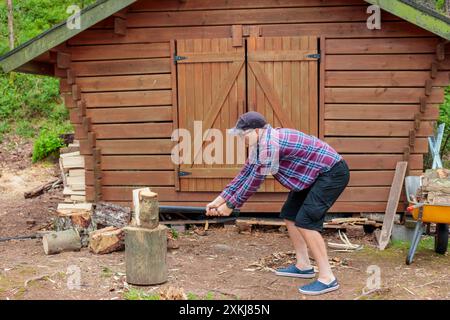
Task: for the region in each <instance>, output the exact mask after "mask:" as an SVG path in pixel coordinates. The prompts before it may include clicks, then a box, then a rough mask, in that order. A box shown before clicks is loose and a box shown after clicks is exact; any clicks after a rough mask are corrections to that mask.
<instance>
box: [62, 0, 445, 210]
mask: <svg viewBox="0 0 450 320" xmlns="http://www.w3.org/2000/svg"><path fill="white" fill-rule="evenodd" d="M366 8H367V4H366V3H365V2H364V1H362V0H326V1H325V0H246V1H240V0H217V1H208V0H188V1H186V2H180V1H178V0H166V1H139V2H137V3H136V4H134V5H132V6H131V7H130V10H129V11H128V12H127V13H126V14H124V15H119V18H120V19H123V18H125V22H126V25H127V30H126V33H125V35H120V34H117V33H115V32H114V21H115V19H117V17H111V18H108V19H106V20H105V21H103V22H101V23H99V24H97V25H96V26H94V27H92V28H90V29H89V30H87V31H84V32H82V33H81V34H79V35H78V36H76V37H75V38H73V39H71V40H69V41H68V43H67V48H66V50H67V51H68V52H69V53H70V55H71V63H70V66H69V69H58V73H59V75H60V76H61V77H62V78H63V79H62V81H61V90H62V92H63V93H64V95H65V96H66V102H67V104H68V106H69V107H70V108H71V109H70V111H71V120H72V122H73V123H74V124H75V126H76V138H77V139H81V145H82V149H83V153H84V154H85V155H86V157H85V160H86V166H87V169H88V171H87V174H86V181H87V185H88V186H87V197H88V199H91V200H93V199H94V196H95V190H97V191H98V192H97V195H98V196H101V199H102V200H104V201H113V202H118V203H122V204H125V203H129V201H130V200H131V190H132V189H133V188H134V187H136V186H151V187H152V189H154V191H156V192H158V193H159V197H160V201H161V202H162V203H166V204H175V203H177V204H180V202H183V203H184V204H189V205H204V204H205V203H206V202H208V201H210V200H211V199H213V197H215V196H216V193H207V192H184V193H182V192H177V191H176V190H175V185H176V183H177V181H176V179H175V172H174V170H175V169H174V166H173V164H172V162H171V159H170V152H171V148H172V145H173V144H172V142H171V141H170V135H171V132H172V130H173V129H174V128H176V127H177V122H176V121H177V118H176V97H175V94H174V92H173V91H172V88H173V87H174V83H175V82H176V79H175V77H174V75H175V72H174V65H173V62H172V58H171V55H172V54H173V50H172V47H173V42H172V43H171V40H176V39H193V38H220V37H231V36H232V25H243V33H244V35H260V36H301V35H308V36H309V35H316V36H318V37H320V39H321V40H320V43H321V49H322V61H321V70H320V78H321V79H320V118H321V121H320V123H319V129H320V136H321V138H323V139H325V141H327V142H328V143H330V144H331V145H332V146H333V147H334V148H335V149H336V150H337V151H338V152H340V153H341V154H343V155H344V157H345V159H346V160H347V161H348V163H349V165H350V167H351V170H352V173H351V181H350V185H349V187H348V188H347V190H346V191H345V192H344V194H343V195H342V196H341V198H340V199H339V201H338V202H337V203H336V205H335V206H334V207H333V209H332V211H335V212H384V210H385V206H386V201H387V198H388V193H389V186H390V183H391V181H392V178H393V174H394V172H393V170H394V168H395V164H396V161H400V160H402V159H404V158H405V157H406V158H408V159H409V163H410V168H411V170H412V171H411V173H412V174H418V173H420V172H421V170H422V169H423V165H422V163H423V153H426V152H427V148H428V147H427V141H426V136H428V135H430V134H431V133H432V127H433V122H432V121H433V120H435V119H436V118H437V116H438V104H439V103H440V102H441V101H442V100H443V89H442V87H443V86H445V85H448V84H449V77H448V71H449V70H450V59H449V58H448V57H444V58H445V59H444V60H443V61H438V55H437V54H436V50H437V47H438V44H439V41H440V40H439V38H437V37H436V36H434V35H432V34H431V33H429V32H427V31H425V30H422V29H420V28H418V27H416V26H414V25H412V24H410V23H408V22H405V21H402V20H400V19H399V18H397V17H394V16H392V15H390V14H387V13H384V12H383V14H382V18H383V23H382V29H381V30H368V29H367V27H366V20H367V17H368V15H367V14H366ZM231 9H232V10H231ZM120 21H122V20H120ZM433 62H436V63H437V66H438V68H439V72H438V73H435V72H431V70H432V63H433ZM432 73H433V77H434V78H432V76H431V74H432ZM421 101H422V108H421V104H420V102H421ZM408 147H409V152H408V149H407V148H408ZM405 148H406V149H405ZM95 149H99V151H98V152H101V156H100V157H99V156H98V154H97V156H93V150H95ZM405 152H406V153H405ZM408 154H410V155H409V157H408ZM100 193H101V194H100ZM285 196H286V195H285V194H280V193H270V194H256V195H255V196H253V197H252V198H251V199H250V201H249V202H248V203H247V204H246V205H245V207H244V209H246V210H252V211H275V210H277V209H279V208H280V206H281V203H282V201H283V200H284V199H285ZM262 201H264V202H262ZM400 209H401V208H400Z"/></svg>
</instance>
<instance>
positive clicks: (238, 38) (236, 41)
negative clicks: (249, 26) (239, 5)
mask: <svg viewBox="0 0 450 320" xmlns="http://www.w3.org/2000/svg"><path fill="white" fill-rule="evenodd" d="M231 28H232V29H231V33H232V38H233V47H242V46H243V44H244V39H243V38H242V37H243V35H242V25H241V24H235V25H233V26H232V27H231Z"/></svg>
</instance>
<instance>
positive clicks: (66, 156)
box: [59, 141, 86, 203]
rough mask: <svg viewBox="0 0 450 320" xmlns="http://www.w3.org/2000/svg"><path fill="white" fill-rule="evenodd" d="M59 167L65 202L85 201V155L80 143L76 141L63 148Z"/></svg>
mask: <svg viewBox="0 0 450 320" xmlns="http://www.w3.org/2000/svg"><path fill="white" fill-rule="evenodd" d="M59 167H60V169H61V178H62V180H63V183H64V190H63V195H64V196H65V202H73V203H76V202H85V201H86V186H85V169H84V157H83V156H82V155H80V143H79V141H74V142H73V143H71V144H69V146H68V147H66V148H61V150H60V158H59Z"/></svg>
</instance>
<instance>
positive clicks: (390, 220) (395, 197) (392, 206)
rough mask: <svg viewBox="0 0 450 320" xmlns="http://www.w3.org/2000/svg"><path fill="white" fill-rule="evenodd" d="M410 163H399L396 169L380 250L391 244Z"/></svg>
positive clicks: (380, 239) (379, 241)
mask: <svg viewBox="0 0 450 320" xmlns="http://www.w3.org/2000/svg"><path fill="white" fill-rule="evenodd" d="M407 167H408V162H404V161H402V162H398V163H397V167H396V168H395V176H394V180H393V181H392V186H391V189H390V191H389V199H388V204H387V206H386V211H385V215H384V219H383V228H382V229H381V234H380V238H379V239H378V248H379V249H380V250H384V249H385V248H386V246H387V245H388V243H389V240H390V238H391V233H392V227H393V225H394V216H395V213H396V211H397V207H398V203H399V201H400V195H401V193H402V189H403V181H404V179H405V174H406V168H407Z"/></svg>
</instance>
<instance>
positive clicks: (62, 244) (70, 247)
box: [42, 229, 81, 255]
mask: <svg viewBox="0 0 450 320" xmlns="http://www.w3.org/2000/svg"><path fill="white" fill-rule="evenodd" d="M42 244H43V246H44V252H45V254H47V255H50V254H56V253H60V252H64V251H79V250H80V249H81V238H80V235H79V234H78V232H77V231H76V230H74V229H70V230H65V231H57V232H51V233H48V234H46V235H44V236H43V238H42Z"/></svg>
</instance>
